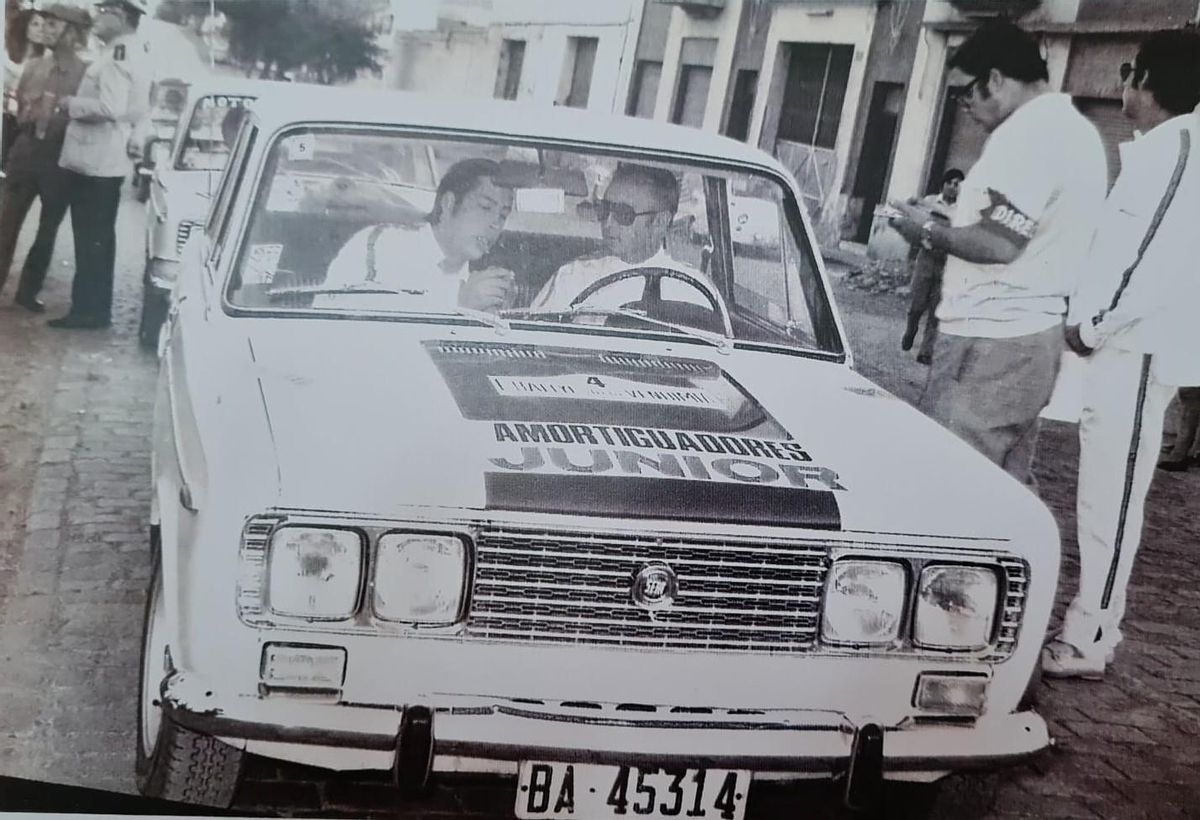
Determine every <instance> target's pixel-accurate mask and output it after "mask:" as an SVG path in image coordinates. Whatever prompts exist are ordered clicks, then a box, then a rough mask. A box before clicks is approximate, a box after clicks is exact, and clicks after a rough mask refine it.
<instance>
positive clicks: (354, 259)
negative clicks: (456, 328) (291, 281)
mask: <svg viewBox="0 0 1200 820" xmlns="http://www.w3.org/2000/svg"><path fill="white" fill-rule="evenodd" d="M445 259H446V254H445V253H444V252H443V251H442V246H441V245H439V244H438V241H437V238H436V237H435V236H434V235H433V226H432V225H430V224H429V223H423V224H421V225H420V226H419V227H407V226H404V225H383V226H372V227H370V228H363V229H362V230H361V231H359V232H358V233H356V234H354V236H352V237H350V239H349V240H348V241H347V242H346V244H345V245H343V246H342V249H341V250H340V251H338V253H337V256H335V257H334V258H333V261H332V262H330V263H329V271H328V272H327V273H326V275H325V283H324V284H325V287H329V288H338V287H350V286H355V285H364V286H370V285H375V286H377V287H380V288H387V289H389V290H398V291H404V293H402V294H401V295H400V296H388V295H386V294H361V295H357V294H328V295H319V296H316V297H314V299H313V307H339V308H340V307H356V308H385V309H389V310H428V311H453V310H454V309H455V308H456V307H457V306H458V290H459V287H460V286H461V285H462V283H463V282H465V281H466V279H467V276H468V273H469V271H468V270H467V266H466V265H465V264H463V265H460V266H458V268H456V269H455V270H452V271H447V270H445V269H444V268H443V267H442V263H443V262H445Z"/></svg>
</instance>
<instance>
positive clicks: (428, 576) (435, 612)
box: [375, 533, 467, 625]
mask: <svg viewBox="0 0 1200 820" xmlns="http://www.w3.org/2000/svg"><path fill="white" fill-rule="evenodd" d="M466 562H467V550H466V546H465V544H464V543H463V540H462V539H461V538H459V537H458V536H454V535H426V534H420V533H390V534H388V535H385V536H383V537H382V538H380V539H379V556H378V558H377V559H376V561H375V614H377V615H378V616H379V617H380V618H383V619H384V620H388V621H404V622H407V623H420V624H429V625H448V624H452V623H454V622H455V621H457V620H458V619H459V616H460V613H461V610H462V604H463V593H464V589H465V587H466Z"/></svg>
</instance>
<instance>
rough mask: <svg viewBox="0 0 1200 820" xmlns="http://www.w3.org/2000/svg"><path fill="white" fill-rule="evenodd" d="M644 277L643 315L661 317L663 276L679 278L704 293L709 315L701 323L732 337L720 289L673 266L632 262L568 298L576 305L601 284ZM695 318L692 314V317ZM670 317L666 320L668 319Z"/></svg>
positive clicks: (601, 288)
mask: <svg viewBox="0 0 1200 820" xmlns="http://www.w3.org/2000/svg"><path fill="white" fill-rule="evenodd" d="M634 278H643V279H645V280H646V287H645V290H643V291H642V298H641V302H640V303H641V306H642V308H643V309H644V310H645V311H646V315H647V316H649V317H651V318H655V319H657V318H660V317H661V314H663V313H666V312H667V311H666V310H663V309H662V308H663V305H664V302H663V298H662V280H663V279H664V278H667V279H678V280H679V281H680V282H685V283H686V284H688V285H691V286H692V287H693V288H695V289H696V290H698V291H700V293H701V294H703V295H704V298H705V299H706V300H707V301H708V304H709V313H708V315H706V316H704V317H702V325H705V326H707V327H709V328H719V329H720V331H722V332H724V333H725V335H726V336H729V337H731V338H732V337H733V323H732V322H731V321H730V318H729V308H728V307H727V306H726V305H725V300H724V299H722V298H721V293H720V291H718V290H717V289H716V288H715V287H713V286H712V285H711V284H710V283H709V282H708V281H707V280H706V279H703V278H702V277H699V276H696V275H695V274H692V273H688V272H687V271H683V270H678V269H676V268H662V267H657V266H653V265H634V266H632V267H628V268H625V269H624V270H619V271H616V272H615V273H610V274H608V275H607V276H602V277H600V278H599V279H597V280H596V281H595V282H592V283H591V284H590V285H588V286H587V287H586V288H584V289H583V290H582V291H580V292H579V295H578V296H576V297H575V298H574V299H572V300H571V307H575V306H577V305H579V304H581V303H583V302H585V301H586V300H587V299H588V298H589V297H590V296H592V295H593V294H595V293H596V292H597V291H601V290H603V289H604V288H607V287H611V286H612V285H615V284H616V283H617V282H623V281H625V280H626V279H634ZM696 307H697V310H699V311H703V308H702V307H699V306H696ZM691 318H693V319H694V318H695V317H691ZM668 321H669V320H668ZM680 323H681V324H688V325H693V326H695V325H694V322H692V321H688V320H687V319H682V320H681V321H680Z"/></svg>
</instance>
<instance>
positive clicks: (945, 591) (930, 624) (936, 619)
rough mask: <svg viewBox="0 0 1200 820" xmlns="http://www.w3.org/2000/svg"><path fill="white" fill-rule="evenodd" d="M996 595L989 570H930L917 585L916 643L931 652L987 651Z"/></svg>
mask: <svg viewBox="0 0 1200 820" xmlns="http://www.w3.org/2000/svg"><path fill="white" fill-rule="evenodd" d="M996 595H997V581H996V573H995V572H994V571H993V570H991V569H989V568H986V567H961V566H960V567H952V566H932V567H926V568H925V569H924V571H922V572H921V580H920V583H919V584H918V585H917V617H916V625H915V631H914V634H913V639H914V641H915V642H916V643H917V645H918V646H924V647H928V648H931V649H963V650H972V649H983V648H984V647H985V646H987V645H988V643H989V642H990V640H991V637H992V623H993V621H994V620H995V616H996Z"/></svg>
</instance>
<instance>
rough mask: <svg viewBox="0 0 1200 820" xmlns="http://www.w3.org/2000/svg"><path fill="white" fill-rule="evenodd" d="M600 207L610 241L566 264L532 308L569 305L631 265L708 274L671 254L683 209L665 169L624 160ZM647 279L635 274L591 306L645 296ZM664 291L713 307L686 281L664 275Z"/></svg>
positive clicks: (605, 236) (675, 185) (552, 308)
mask: <svg viewBox="0 0 1200 820" xmlns="http://www.w3.org/2000/svg"><path fill="white" fill-rule="evenodd" d="M588 204H589V206H590V207H594V208H595V217H596V219H598V220H599V222H600V232H601V235H602V237H603V240H604V244H603V246H602V249H601V250H600V251H599V252H598V253H596V254H595V255H592V256H585V257H583V258H581V259H576V260H574V261H572V262H568V263H567V264H565V265H563V266H562V267H561V268H559V269H558V271H557V272H556V273H555V274H554V275H553V276H552V277H550V280H549V281H548V282H547V283H546V284H545V286H544V287H543V288H542V290H541V292H540V293H538V295H537V296H536V297H535V298H534V300H533V302H532V303H531V304H530V306H529V307H530V310H532V311H535V312H536V311H556V310H567V309H568V308H570V307H571V302H572V301H574V300H575V299H576V298H577V297H578V296H579V295H580V294H581V293H583V291H584V290H585V289H586V288H587V287H588V286H589V285H592V284H593V283H595V282H598V281H600V280H601V279H603V278H604V277H605V276H608V275H609V274H613V273H617V272H618V271H623V270H628V269H630V268H639V267H642V268H669V269H672V270H681V271H683V272H684V273H687V274H691V275H692V276H693V277H696V278H700V279H704V280H705V281H707V277H705V276H704V274H702V273H700V272H699V271H697V270H695V269H693V268H691V267H690V266H687V265H683V264H681V263H679V262H676V261H675V260H674V259H672V258H671V256H670V255H669V254H668V253H667V250H666V240H667V233H668V232H669V231H670V230H671V223H672V221H673V220H674V219H675V212H676V210H677V209H678V208H679V180H678V178H677V177H676V176H675V174H674V173H672V172H671V171H669V170H667V169H665V168H654V167H651V166H648V165H637V164H634V163H621V164H620V165H618V166H617V169H616V171H614V172H613V176H612V179H611V180H610V181H609V183H608V187H607V188H606V189H605V191H604V197H603V198H602V199H601V200H600V201H599V202H597V203H594V204H593V203H588ZM646 282H647V280H646V279H645V278H644V277H633V278H630V279H627V280H625V281H622V282H617V283H615V284H614V285H613V286H612V287H611V288H604V289H603V290H602V291H598V292H597V294H596V295H597V299H591V298H589V299H588V300H587V303H588V304H589V305H593V306H597V305H603V306H604V307H619V306H620V305H623V304H626V303H628V302H636V301H638V300H640V299H641V298H642V295H643V291H644V287H645V285H646ZM662 296H663V298H666V299H674V300H679V301H685V302H692V303H694V304H698V305H702V306H708V301H707V299H706V298H705V297H704V295H703V294H702V293H701V292H700V291H699V290H697V289H696V288H694V287H692V286H691V285H688V284H686V283H684V282H681V281H676V280H673V279H668V278H664V279H663V280H662Z"/></svg>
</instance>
